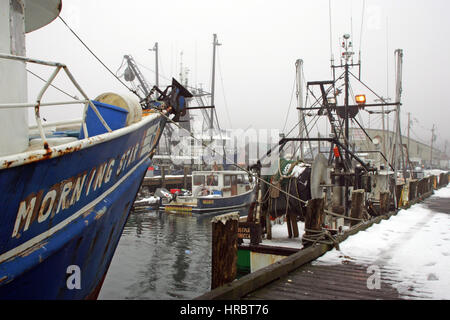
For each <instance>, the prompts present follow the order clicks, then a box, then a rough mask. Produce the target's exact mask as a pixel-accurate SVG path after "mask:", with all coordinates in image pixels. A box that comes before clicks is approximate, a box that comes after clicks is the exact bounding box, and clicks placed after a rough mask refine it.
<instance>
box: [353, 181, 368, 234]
mask: <svg viewBox="0 0 450 320" xmlns="http://www.w3.org/2000/svg"><path fill="white" fill-rule="evenodd" d="M364 192H365V190H364V189H358V190H353V191H352V207H351V211H350V217H352V218H355V219H362V215H363V210H364ZM358 223H359V221H357V220H351V221H350V226H351V227H353V226H354V225H356V224H358Z"/></svg>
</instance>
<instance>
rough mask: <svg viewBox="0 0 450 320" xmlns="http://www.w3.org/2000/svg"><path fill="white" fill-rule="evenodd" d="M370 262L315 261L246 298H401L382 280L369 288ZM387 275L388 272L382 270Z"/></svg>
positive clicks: (245, 297)
mask: <svg viewBox="0 0 450 320" xmlns="http://www.w3.org/2000/svg"><path fill="white" fill-rule="evenodd" d="M367 268H368V266H367V265H360V264H354V263H351V262H350V263H348V264H343V265H333V266H322V265H312V264H311V263H309V264H307V265H305V266H303V267H301V268H299V269H297V270H295V271H293V272H291V273H289V274H288V275H286V276H284V277H282V278H280V279H279V280H277V281H274V282H272V283H270V284H268V285H267V286H265V287H263V288H261V289H259V290H256V291H254V292H251V293H249V294H247V295H246V296H244V297H242V299H244V300H255V299H256V300H266V299H267V300H274V299H275V300H278V299H281V300H322V299H324V300H375V299H383V300H399V299H402V297H400V296H399V294H398V292H397V290H396V289H395V288H393V287H392V285H391V284H389V283H388V281H386V280H387V279H383V278H382V279H381V280H382V281H381V288H380V289H372V290H371V289H368V286H367V279H368V277H369V276H370V274H368V273H367ZM382 274H384V272H383V273H382Z"/></svg>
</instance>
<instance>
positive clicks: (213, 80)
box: [209, 33, 221, 130]
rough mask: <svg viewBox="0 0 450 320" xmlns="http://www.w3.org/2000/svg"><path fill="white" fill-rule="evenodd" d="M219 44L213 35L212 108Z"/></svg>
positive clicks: (211, 124)
mask: <svg viewBox="0 0 450 320" xmlns="http://www.w3.org/2000/svg"><path fill="white" fill-rule="evenodd" d="M220 45H221V44H220V43H219V41H218V40H217V34H215V33H214V34H213V63H212V76H211V105H212V106H214V91H215V78H216V46H220ZM213 112H214V109H211V111H210V116H211V122H210V124H209V128H210V129H211V130H212V129H213V119H214V114H213Z"/></svg>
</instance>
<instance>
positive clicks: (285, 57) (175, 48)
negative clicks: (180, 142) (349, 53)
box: [27, 0, 450, 150]
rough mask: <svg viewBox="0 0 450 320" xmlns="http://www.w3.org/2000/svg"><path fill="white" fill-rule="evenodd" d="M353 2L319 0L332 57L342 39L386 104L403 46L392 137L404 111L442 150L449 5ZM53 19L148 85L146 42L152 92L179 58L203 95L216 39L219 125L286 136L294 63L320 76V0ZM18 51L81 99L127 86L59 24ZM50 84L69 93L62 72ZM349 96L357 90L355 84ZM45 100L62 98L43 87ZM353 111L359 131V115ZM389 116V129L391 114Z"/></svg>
mask: <svg viewBox="0 0 450 320" xmlns="http://www.w3.org/2000/svg"><path fill="white" fill-rule="evenodd" d="M363 5H364V1H362V0H361V1H357V0H353V1H351V0H339V1H336V0H332V1H331V22H332V23H331V30H332V36H331V43H332V48H333V55H334V57H335V59H336V61H338V57H339V55H340V49H339V43H340V38H341V37H342V35H343V34H344V33H349V34H351V35H352V38H353V44H354V50H355V52H356V54H355V62H356V61H357V60H358V51H359V49H361V61H362V69H361V78H362V80H363V81H364V82H365V83H366V84H368V85H369V86H370V87H371V88H372V89H374V90H375V91H376V92H377V93H378V94H379V95H381V96H383V97H387V96H388V97H390V98H391V99H392V100H394V97H395V72H394V50H395V49H398V48H400V49H403V53H404V58H403V62H404V63H403V93H402V104H403V105H402V107H401V110H402V113H401V118H402V130H403V132H404V133H405V135H406V127H407V113H408V112H410V113H411V119H412V120H413V122H412V127H411V138H413V139H416V140H419V141H422V142H425V143H427V144H429V143H430V141H431V128H432V126H433V124H435V126H436V129H437V130H436V134H437V145H438V147H440V148H441V149H442V150H443V149H444V145H445V141H446V140H447V139H449V137H450V126H449V125H448V114H449V113H448V111H447V110H448V102H447V101H446V98H447V96H448V95H447V90H448V89H447V79H448V74H449V71H450V61H449V59H448V57H449V51H450V50H449V46H450V44H449V41H448V39H450V21H449V19H448V17H447V12H448V11H449V9H450V3H449V2H448V1H446V0H431V1H424V0H415V1H411V0H409V1H406V0H396V1H388V0H366V1H365V6H364V9H365V10H364V12H363ZM61 17H62V18H63V19H64V20H65V21H66V22H67V23H68V24H69V25H70V26H71V27H72V28H73V30H74V31H75V32H76V33H77V34H78V35H79V36H80V37H81V38H82V39H83V40H84V41H85V43H86V44H87V45H88V46H89V47H90V48H91V49H92V50H93V51H94V52H95V53H96V54H97V55H98V57H100V58H101V60H102V61H103V62H104V63H105V64H106V65H107V66H108V67H109V68H110V69H111V70H113V72H115V71H116V70H117V69H118V68H119V66H120V65H121V62H122V58H123V55H124V54H131V55H132V56H133V57H134V58H135V60H136V61H137V62H138V63H139V65H140V68H141V71H142V72H143V73H144V75H145V77H146V79H147V81H148V82H149V83H150V85H153V84H154V83H155V81H154V79H155V74H154V71H153V70H154V69H155V62H154V61H155V57H154V52H152V51H149V49H150V48H153V45H154V43H155V42H158V43H159V61H160V66H159V71H160V85H161V86H164V85H165V84H168V83H169V80H170V79H171V77H175V78H179V72H180V63H181V62H182V64H183V66H184V67H187V68H188V69H189V71H188V81H189V85H190V86H193V87H199V86H202V88H203V89H205V90H207V91H209V90H210V85H211V65H212V35H213V33H216V34H217V35H218V40H219V42H220V43H221V44H222V45H221V46H219V47H218V52H217V65H216V103H215V105H216V109H217V113H218V117H219V121H220V125H221V127H223V128H234V129H236V128H241V129H244V128H248V127H249V126H251V127H252V128H255V129H271V128H277V129H280V130H282V129H283V128H285V131H289V129H290V128H292V127H293V126H294V125H295V123H296V122H297V112H296V110H295V107H296V99H295V93H294V96H293V85H294V80H295V61H296V60H297V59H303V61H304V72H305V77H306V80H307V81H312V80H329V79H331V72H330V54H331V52H330V14H329V1H328V0H316V1H300V0H297V1H289V0H280V1H264V0H244V1H236V0H227V1H222V0H217V1H213V0H164V1H151V0H127V1H118V0H91V1H87V0H63V7H62V12H61ZM361 26H362V28H361ZM361 31H362V34H361ZM181 52H183V54H182V58H181V54H180V53H181ZM27 55H28V56H29V57H33V58H39V59H43V60H50V61H58V62H63V63H65V64H66V65H68V67H69V69H70V70H71V71H72V73H73V74H74V76H75V77H76V79H77V81H78V82H79V83H80V85H81V86H82V87H83V88H84V90H85V91H86V93H87V94H88V96H89V97H90V98H92V99H93V98H95V97H96V96H97V95H99V94H101V93H103V92H110V91H113V92H126V91H127V89H126V88H124V87H123V86H122V85H121V84H120V83H119V82H118V81H117V80H116V79H115V78H114V77H113V76H112V75H111V74H109V73H108V72H107V71H106V70H105V69H104V68H103V66H101V65H100V64H99V63H98V61H97V60H95V59H94V58H93V57H92V55H91V54H90V53H89V52H88V51H87V50H86V49H85V48H84V47H83V46H82V45H81V43H80V42H79V41H78V40H77V39H76V38H75V37H74V36H73V35H72V34H71V33H70V31H69V30H68V29H67V28H66V26H65V25H64V24H63V23H62V22H61V21H60V20H59V19H57V20H55V21H54V22H52V23H51V24H49V25H48V26H46V27H44V28H42V29H40V30H37V31H35V32H32V33H30V34H27ZM29 69H30V70H33V71H34V72H35V73H37V74H39V75H41V76H43V77H48V75H49V74H50V73H49V70H46V69H45V68H38V67H35V66H30V67H29ZM354 72H357V71H356V70H355V71H354ZM29 81H30V85H29V99H30V100H32V99H33V98H34V97H35V96H36V95H37V92H38V90H39V89H40V86H42V82H41V81H40V80H38V79H36V78H35V77H34V76H32V75H29ZM55 84H56V85H57V86H58V87H60V88H61V89H63V90H65V91H67V92H68V93H70V94H72V95H73V94H76V95H77V96H80V94H79V93H77V91H76V90H75V89H74V88H73V86H71V85H70V83H69V82H68V81H66V80H65V79H64V77H63V76H62V75H59V76H58V78H57V81H56V82H55ZM353 89H354V91H355V90H358V93H367V92H359V90H360V88H359V87H356V86H355V87H354V88H353ZM361 90H362V89H361ZM355 94H356V92H355ZM368 97H369V96H368ZM46 98H47V99H48V100H49V101H51V100H61V99H63V100H64V99H66V98H67V97H64V95H62V94H60V93H59V92H57V91H56V90H54V89H51V90H49V92H48V94H47V95H46ZM370 99H371V98H370ZM370 99H369V101H368V102H369V103H373V100H372V101H371V100H370ZM67 108H69V110H67ZM288 112H289V115H288V116H287V114H288ZM361 113H362V119H363V122H364V125H365V126H368V125H369V117H368V114H367V113H366V112H361ZM79 114H80V111H79V110H78V109H76V108H75V107H64V111H62V110H61V109H60V108H58V109H55V108H52V109H50V108H48V109H47V110H46V111H44V117H45V118H46V119H47V120H49V121H51V120H60V119H62V118H64V117H67V116H68V115H79ZM286 118H287V119H288V120H287V123H286V125H285V120H286ZM390 118H391V122H390V128H392V127H393V124H394V121H393V116H391V117H390ZM380 123H381V122H380V117H379V116H378V117H377V116H371V119H370V125H371V126H372V127H380ZM321 130H322V129H321Z"/></svg>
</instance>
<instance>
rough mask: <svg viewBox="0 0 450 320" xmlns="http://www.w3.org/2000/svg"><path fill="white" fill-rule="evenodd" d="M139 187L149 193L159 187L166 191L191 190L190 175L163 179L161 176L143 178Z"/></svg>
mask: <svg viewBox="0 0 450 320" xmlns="http://www.w3.org/2000/svg"><path fill="white" fill-rule="evenodd" d="M141 187H145V188H147V189H148V191H150V192H155V190H156V189H157V188H160V187H164V188H166V189H172V188H176V189H181V188H183V189H191V187H192V186H191V175H186V176H183V175H179V176H165V177H164V178H163V177H162V176H158V177H145V178H144V181H143V182H142V186H141Z"/></svg>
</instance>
